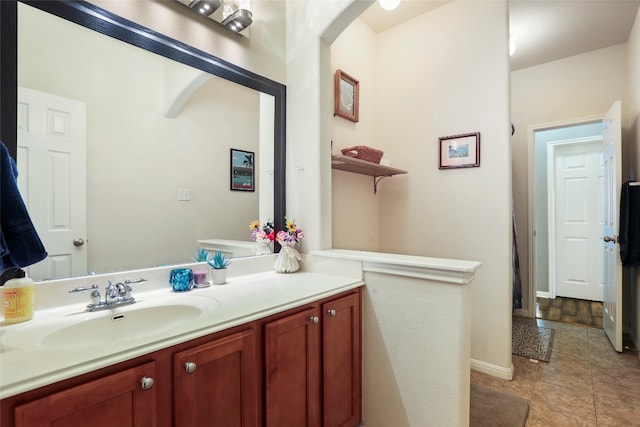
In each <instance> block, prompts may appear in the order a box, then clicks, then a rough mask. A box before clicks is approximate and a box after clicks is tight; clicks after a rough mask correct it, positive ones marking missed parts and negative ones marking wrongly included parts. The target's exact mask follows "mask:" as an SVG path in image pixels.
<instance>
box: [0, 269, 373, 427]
mask: <svg viewBox="0 0 640 427" xmlns="http://www.w3.org/2000/svg"><path fill="white" fill-rule="evenodd" d="M362 285H363V283H362V282H361V281H358V280H354V279H349V278H344V277H340V276H331V275H324V274H315V273H298V274H295V275H278V274H276V273H272V272H267V273H259V274H253V275H247V276H239V277H235V278H232V279H230V281H229V283H228V284H227V285H224V286H214V287H210V288H204V289H196V290H193V291H191V292H187V293H184V294H174V293H171V291H169V290H168V289H155V290H152V291H148V292H141V293H139V294H137V295H136V294H134V296H135V297H136V298H137V300H138V301H137V302H136V304H133V305H131V306H130V307H129V308H122V309H119V310H106V311H105V312H103V314H100V313H85V312H84V311H83V306H82V304H73V305H70V306H67V307H63V308H51V309H47V310H43V312H42V313H39V312H38V311H37V312H36V317H35V318H34V320H33V321H32V322H41V323H42V324H43V326H44V324H45V323H46V324H49V325H51V324H53V325H57V324H58V323H57V322H58V320H57V319H58V318H59V317H60V316H63V317H66V318H70V317H71V318H74V317H75V318H77V319H78V321H79V322H81V323H80V324H82V322H84V324H88V325H90V326H91V327H92V328H95V330H88V331H83V330H81V329H74V328H76V326H73V324H68V323H65V324H63V326H61V327H60V328H58V329H55V330H54V329H51V330H50V331H49V332H44V333H40V335H37V334H34V333H32V330H35V329H36V327H34V326H32V325H30V322H26V323H23V324H19V325H15V326H8V327H6V326H5V327H3V331H2V335H1V336H0V339H1V342H2V352H1V353H0V362H1V363H2V368H3V369H2V374H1V379H2V389H1V390H2V398H3V399H2V401H1V408H2V418H1V419H0V424H2V425H3V426H14V425H15V426H35V425H50V424H51V423H52V421H53V420H57V421H58V422H63V423H64V425H70V426H75V425H88V424H87V422H88V421H87V420H90V421H89V422H90V424H91V425H92V426H102V425H104V426H113V425H136V426H156V425H157V426H167V427H168V426H172V425H175V426H204V425H224V426H260V425H265V426H284V425H306V426H320V425H326V426H338V425H357V424H358V423H359V422H360V419H361V286H362ZM66 287H69V285H66ZM61 288H64V286H61ZM61 292H67V290H65V289H61ZM74 297H75V296H74ZM183 298H184V304H183V303H182V302H176V301H179V300H181V299H183ZM172 301H173V302H172ZM163 304H166V306H163ZM136 305H138V308H137V309H134V308H135V307H136ZM187 305H189V306H191V305H192V306H195V308H194V310H193V311H188V310H187V309H185V308H180V309H177V308H176V307H186V306H187ZM163 308H164V309H165V311H164V312H165V313H166V317H167V318H165V319H163V318H162V317H158V316H157V314H158V313H163V311H162V310H163ZM137 312H144V313H146V314H147V315H148V317H149V319H147V320H145V318H144V317H140V318H136V317H135V315H136V314H135V313H137ZM184 313H187V314H184ZM192 313H197V314H196V315H194V314H192ZM94 314H97V315H96V316H94ZM39 315H40V316H39ZM117 316H124V319H125V321H127V320H129V319H135V322H136V324H135V325H134V324H130V325H131V331H133V332H126V331H124V330H123V331H121V332H120V333H114V332H113V331H111V330H110V329H109V328H111V327H112V326H113V323H114V322H117V320H116V319H115V318H116V317H117ZM171 316H175V318H176V322H174V323H176V325H175V327H169V328H167V327H166V326H165V323H166V322H169V323H171V319H170V318H171ZM185 316H186V318H188V320H187V322H186V324H181V323H185V322H181V320H180V319H181V318H184V317H185ZM103 318H104V319H106V320H105V322H107V321H108V322H110V323H104V322H103V321H102V320H100V319H103ZM96 319H98V320H96ZM141 322H143V326H144V328H145V329H146V330H148V331H149V334H148V335H146V336H145V335H144V334H141V333H139V332H138V331H137V329H136V328H137V324H139V323H141ZM34 324H35V325H36V326H38V324H37V323H34ZM116 327H119V326H116ZM12 329H15V330H14V331H12ZM38 329H40V330H42V328H40V327H39V328H38ZM45 329H46V328H45ZM65 330H69V331H71V333H72V334H73V335H74V336H76V337H77V338H76V340H77V341H79V342H75V341H74V340H69V341H68V342H67V341H66V340H67V339H68V338H67V336H66V335H65V333H64V331H65ZM156 330H160V331H163V332H161V333H156V332H155V331H156ZM179 331H183V332H181V333H179ZM15 334H17V335H21V336H22V337H24V336H33V337H35V338H34V339H35V342H26V341H25V340H22V338H18V337H16V336H14V335H15ZM83 334H86V335H83ZM163 335H164V336H163ZM114 336H115V337H118V338H119V339H118V340H113V341H111V339H112V338H111V337H114ZM51 337H58V338H59V339H60V342H57V343H56V342H53V341H51V339H50V338H51Z"/></svg>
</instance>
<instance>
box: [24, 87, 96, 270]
mask: <svg viewBox="0 0 640 427" xmlns="http://www.w3.org/2000/svg"><path fill="white" fill-rule="evenodd" d="M18 171H19V173H20V175H19V176H18V187H19V189H20V192H21V194H22V196H23V198H24V199H25V203H26V205H27V208H28V209H29V214H30V216H31V219H32V221H33V223H34V225H35V227H36V230H37V231H38V234H39V236H40V238H41V239H42V242H43V244H44V247H45V248H46V250H47V252H48V254H49V256H48V257H47V258H46V259H45V260H43V261H41V262H39V263H37V264H34V265H32V266H31V267H29V268H28V274H29V276H30V277H31V278H33V279H34V280H43V279H58V278H64V277H70V276H77V275H85V274H87V249H86V244H84V242H85V241H86V240H87V237H86V234H87V221H86V216H87V212H86V211H87V203H86V199H87V196H86V179H85V175H86V107H85V104H84V103H82V102H79V101H74V100H71V99H66V98H62V97H59V96H55V95H51V94H48V93H44V92H39V91H35V90H32V89H27V88H24V87H19V88H18ZM74 242H75V244H74Z"/></svg>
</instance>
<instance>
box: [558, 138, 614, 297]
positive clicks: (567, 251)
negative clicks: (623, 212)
mask: <svg viewBox="0 0 640 427" xmlns="http://www.w3.org/2000/svg"><path fill="white" fill-rule="evenodd" d="M552 151H553V153H554V154H553V155H554V176H555V183H554V190H555V191H553V194H554V197H555V201H554V205H555V220H554V225H555V232H554V235H555V236H554V240H552V241H555V248H556V250H555V256H556V258H555V263H554V264H555V268H554V269H553V271H555V284H556V292H555V295H557V296H563V297H569V298H579V299H584V300H591V301H602V300H603V286H604V285H603V279H602V255H601V249H602V248H601V243H600V242H601V240H600V237H601V233H602V224H603V214H602V211H603V204H602V194H603V178H604V177H603V174H604V168H603V160H602V140H601V139H595V140H594V139H591V140H588V141H576V142H571V143H564V144H560V145H558V146H556V147H554V148H553V150H552Z"/></svg>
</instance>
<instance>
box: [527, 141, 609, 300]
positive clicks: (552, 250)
mask: <svg viewBox="0 0 640 427" xmlns="http://www.w3.org/2000/svg"><path fill="white" fill-rule="evenodd" d="M602 141H603V136H602V135H601V136H600V137H594V136H590V137H585V138H575V139H565V140H559V141H553V142H550V143H549V151H547V223H548V233H549V235H548V240H547V244H548V250H549V295H548V296H549V298H555V297H556V289H557V288H556V287H557V285H558V284H557V264H558V258H557V252H556V245H554V244H553V241H554V240H552V239H555V236H556V213H557V212H556V168H555V161H556V150H557V149H558V148H560V147H566V146H570V145H580V144H592V143H594V142H600V144H602ZM536 296H537V292H536Z"/></svg>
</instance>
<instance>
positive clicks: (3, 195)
mask: <svg viewBox="0 0 640 427" xmlns="http://www.w3.org/2000/svg"><path fill="white" fill-rule="evenodd" d="M17 177H18V168H17V166H16V163H15V162H14V161H13V159H12V158H11V156H10V155H9V150H7V147H6V146H5V145H4V144H3V143H2V141H0V272H3V271H5V270H8V269H10V268H14V267H27V266H29V265H31V264H35V263H36V262H39V261H42V260H43V259H45V258H46V257H47V252H46V250H45V249H44V245H43V244H42V241H41V240H40V237H38V233H37V232H36V229H35V227H34V226H33V223H32V222H31V218H30V217H29V212H28V211H27V207H26V206H25V204H24V201H23V200H22V196H21V195H20V191H19V190H18V182H17V181H16V178H17Z"/></svg>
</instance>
